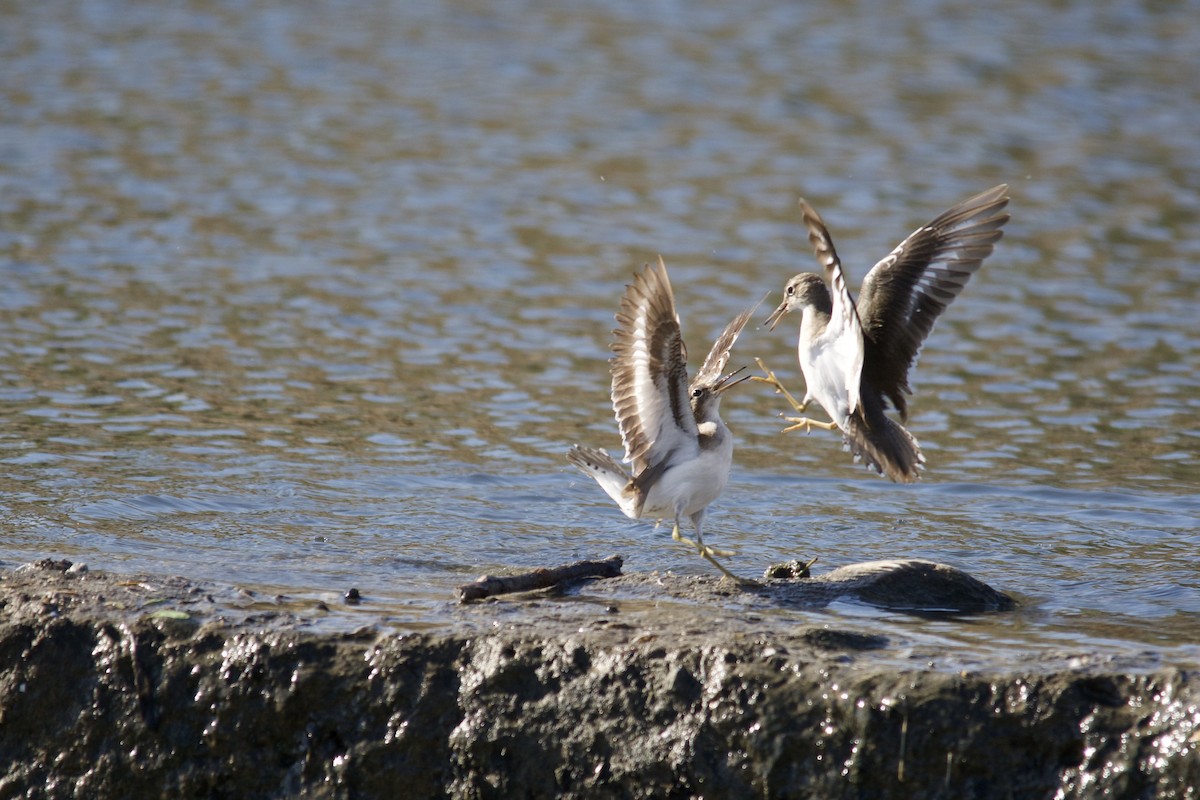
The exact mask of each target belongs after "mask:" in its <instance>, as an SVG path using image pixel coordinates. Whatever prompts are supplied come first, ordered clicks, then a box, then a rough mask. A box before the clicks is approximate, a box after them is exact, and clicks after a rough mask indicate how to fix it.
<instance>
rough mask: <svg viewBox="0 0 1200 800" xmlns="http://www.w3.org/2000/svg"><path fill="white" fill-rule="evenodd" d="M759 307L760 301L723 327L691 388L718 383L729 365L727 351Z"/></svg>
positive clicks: (731, 347)
mask: <svg viewBox="0 0 1200 800" xmlns="http://www.w3.org/2000/svg"><path fill="white" fill-rule="evenodd" d="M760 305H762V301H761V300H759V301H758V302H757V303H755V304H754V305H753V306H751V307H750V308H748V309H746V310H745V311H743V312H742V313H740V314H738V315H737V316H736V317H734V318H733V319H732V320H731V321H730V323H729V324H728V325H726V326H725V330H723V331H721V335H720V336H718V337H717V340H716V341H715V342H713V346H712V349H711V350H709V351H708V356H707V357H706V358H705V359H704V363H703V364H702V365H701V366H700V369H699V370H698V371H697V372H696V377H695V379H694V380H692V386H709V387H711V386H715V385H716V384H717V383H718V382H720V380H721V377H722V375H723V373H724V372H725V365H726V364H728V363H729V351H730V350H732V349H733V343H734V342H736V341H737V338H738V336H739V335H740V334H741V332H742V328H744V327H746V323H747V322H749V321H750V317H751V315H753V314H754V312H755V311H757V310H758V307H759V306H760Z"/></svg>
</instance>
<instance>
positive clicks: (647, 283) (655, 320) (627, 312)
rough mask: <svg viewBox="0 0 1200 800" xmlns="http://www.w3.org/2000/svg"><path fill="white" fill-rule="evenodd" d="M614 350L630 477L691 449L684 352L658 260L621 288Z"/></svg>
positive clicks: (693, 432) (615, 395)
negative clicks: (685, 448)
mask: <svg viewBox="0 0 1200 800" xmlns="http://www.w3.org/2000/svg"><path fill="white" fill-rule="evenodd" d="M617 325H618V327H617V329H616V330H615V331H613V333H614V334H615V339H614V341H613V345H612V350H613V354H614V355H613V358H612V360H611V365H612V401H613V410H614V412H615V414H616V418H617V426H618V427H619V428H620V430H621V441H622V442H623V443H624V445H625V460H626V461H627V462H629V463H630V464H632V466H633V472H634V474H635V475H636V474H638V473H640V472H641V471H642V470H644V469H646V468H648V467H651V466H653V465H654V464H655V463H657V462H659V461H661V460H662V458H663V457H664V456H665V455H666V454H667V453H669V452H671V451H672V450H674V449H677V448H678V447H680V446H687V444H688V443H689V442H690V443H691V445H692V446H695V442H696V437H697V436H698V432H697V429H696V421H695V419H694V418H693V416H692V410H691V404H690V402H689V400H688V376H687V350H686V348H685V347H684V343H683V336H682V334H681V333H680V329H679V315H678V314H677V313H676V311H675V295H674V293H673V292H672V291H671V282H670V280H669V279H668V277H667V268H666V265H665V264H664V263H663V260H662V258H661V257H660V258H659V260H658V264H656V265H655V264H647V265H646V266H645V267H644V268H643V269H642V271H641V272H640V273H637V274H636V275H635V276H634V280H633V283H631V284H629V285H628V286H626V287H625V294H624V295H623V296H622V297H621V308H620V311H618V312H617Z"/></svg>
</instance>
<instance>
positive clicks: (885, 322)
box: [858, 185, 1008, 417]
mask: <svg viewBox="0 0 1200 800" xmlns="http://www.w3.org/2000/svg"><path fill="white" fill-rule="evenodd" d="M1007 193H1008V187H1007V186H1006V185H1001V186H996V187H995V188H992V189H989V190H988V191H986V192H983V193H982V194H978V195H976V196H975V197H972V198H970V199H969V200H964V201H963V202H961V203H959V204H958V205H956V206H954V207H953V208H951V209H950V210H949V211H946V212H945V213H944V214H942V215H941V216H939V217H938V218H937V219H935V220H933V221H932V222H930V223H929V224H928V225H925V226H924V227H922V228H918V229H917V230H916V231H914V232H913V233H912V234H911V235H910V236H909V237H908V238H907V239H905V240H904V241H903V242H901V243H900V245H899V246H898V247H896V249H895V250H893V251H892V252H891V253H890V254H889V255H888V256H887V257H886V258H884V259H883V260H882V261H880V262H879V263H878V264H876V265H875V266H874V267H873V268H872V269H871V271H870V272H869V273H867V277H866V279H865V280H864V281H863V285H862V291H861V292H860V293H859V305H858V311H859V315H860V317H861V319H862V323H863V326H864V329H865V331H866V335H867V338H868V339H869V340H870V341H871V343H872V347H871V351H872V352H871V357H870V359H869V360H868V363H867V365H866V369H867V372H868V376H869V379H870V380H871V382H872V385H874V386H875V387H876V388H877V389H879V390H880V391H881V392H883V393H884V394H885V395H887V397H888V399H889V400H891V401H892V404H893V405H895V407H896V410H897V411H899V412H900V414H901V416H902V417H903V416H904V415H905V412H906V410H907V402H906V400H905V398H904V395H905V394H906V393H909V392H911V389H910V388H909V385H908V371H909V369H910V368H911V367H912V364H913V362H914V361H915V360H916V357H917V354H918V352H920V349H921V345H922V343H923V342H924V341H925V338H926V337H927V336H928V335H929V332H930V331H931V330H933V323H934V321H936V320H937V318H938V315H940V314H941V313H942V312H943V311H944V310H945V309H946V306H948V305H950V303H951V301H953V300H954V298H955V297H957V296H958V293H959V292H961V291H962V290H963V287H964V286H966V285H967V281H968V280H970V278H971V275H972V274H974V272H975V271H976V270H977V269H979V267H980V265H981V264H983V260H984V259H985V258H987V257H988V256H989V255H990V254H991V252H992V249H993V247H994V245H995V243H996V241H997V240H999V239H1000V237H1001V236H1002V235H1003V231H1002V230H1001V228H1003V227H1004V224H1005V223H1006V222H1008V214H1006V213H1004V207H1005V206H1007V205H1008V194H1007Z"/></svg>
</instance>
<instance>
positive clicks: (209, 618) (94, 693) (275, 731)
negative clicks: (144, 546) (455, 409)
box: [0, 565, 1200, 798]
mask: <svg viewBox="0 0 1200 800" xmlns="http://www.w3.org/2000/svg"><path fill="white" fill-rule="evenodd" d="M60 567H61V565H58V566H57V567H56V566H53V565H51V567H50V568H44V569H24V570H19V571H8V572H4V573H0V577H2V579H0V607H2V609H3V614H4V616H3V620H4V621H3V624H2V625H0V759H2V760H3V762H4V763H5V764H6V765H8V767H7V769H6V771H5V774H4V775H3V777H2V778H0V796H2V797H13V796H46V797H81V796H87V797H162V796H176V797H239V798H268V797H293V796H305V797H442V796H449V797H464V798H474V797H526V796H529V797H554V796H562V797H588V798H593V797H646V798H649V797H690V796H707V797H733V798H740V797H746V798H750V797H764V796H770V797H884V796H887V797H894V796H907V797H946V798H951V797H953V798H991V797H997V798H1000V797H1052V796H1056V794H1058V795H1059V796H1065V797H1099V796H1114V797H1195V796H1196V794H1195V793H1196V790H1195V789H1194V788H1193V787H1196V786H1198V785H1200V760H1198V759H1197V756H1196V753H1195V749H1196V747H1198V746H1200V696H1198V690H1197V680H1196V678H1195V676H1194V675H1192V674H1189V673H1187V672H1183V671H1179V670H1170V669H1159V670H1157V671H1145V672H1120V671H1115V670H1111V669H1106V668H1104V667H1092V668H1080V669H1073V670H1071V669H1047V668H1046V667H1044V666H1043V667H1041V668H1038V667H1037V666H1036V665H1031V666H1030V668H1029V669H1028V670H1025V671H1014V672H1010V673H1008V674H1003V675H1000V674H982V673H980V674H975V673H948V672H938V671H931V670H917V669H899V668H896V667H894V666H882V665H881V664H882V662H877V661H876V660H874V659H872V658H871V657H870V654H872V653H873V652H875V651H877V650H878V649H879V648H884V647H886V646H887V640H886V638H885V637H873V636H866V635H863V634H861V633H854V632H840V631H837V630H829V629H826V628H804V629H798V630H795V631H792V632H789V633H786V634H779V633H778V632H775V633H773V634H771V635H770V636H769V637H764V636H755V635H748V634H747V633H746V632H745V631H732V632H729V631H720V630H714V631H713V632H711V633H709V634H707V635H705V636H700V637H697V635H696V633H695V631H693V630H686V631H685V630H682V629H679V628H676V627H673V623H670V622H665V623H664V624H663V625H661V626H656V627H655V628H653V629H649V628H646V627H644V626H640V625H636V624H629V623H627V622H625V621H623V620H622V619H621V618H620V615H616V616H617V618H616V619H611V620H604V619H601V620H599V621H597V622H595V623H594V624H589V625H580V624H579V622H578V620H577V619H568V620H556V619H553V618H552V617H550V616H548V617H547V618H546V619H543V620H540V621H539V622H538V624H536V625H506V626H503V627H501V628H496V629H489V628H487V627H486V626H478V627H476V628H475V629H471V628H470V626H467V625H464V626H462V627H461V629H456V630H447V631H445V632H442V633H438V634H436V635H429V634H423V635H397V634H395V633H381V632H379V631H377V630H374V629H364V630H362V631H360V632H358V633H353V634H345V633H342V634H328V633H325V634H322V633H319V632H316V631H313V630H309V629H308V626H307V625H306V623H305V620H304V619H303V618H302V617H301V616H297V615H295V614H293V613H286V612H278V611H264V610H262V609H261V608H260V607H259V605H260V604H258V603H256V602H254V601H253V598H249V599H248V598H246V597H245V596H243V595H239V594H238V593H237V592H235V591H234V590H232V589H228V588H222V587H216V586H207V585H197V584H193V583H191V582H189V581H186V580H183V579H176V578H169V579H161V578H145V577H138V578H134V579H128V578H125V577H121V576H111V575H103V574H98V573H94V572H93V573H88V572H82V573H66V572H63V571H61V569H60ZM631 580H636V579H634V578H632V576H631ZM655 580H656V581H659V582H661V581H663V580H665V578H664V577H663V576H659V577H657V578H656V579H655ZM681 584H688V585H689V586H691V587H692V588H691V589H688V590H687V591H698V590H699V589H697V588H695V587H697V586H701V585H702V584H703V582H696V581H691V582H690V583H689V582H688V581H686V580H684V579H681ZM497 610H498V607H487V606H479V607H473V608H471V609H469V610H468V613H470V614H476V615H484V616H487V615H491V614H494V613H495V612H496V611H497ZM450 627H452V628H453V627H454V626H450Z"/></svg>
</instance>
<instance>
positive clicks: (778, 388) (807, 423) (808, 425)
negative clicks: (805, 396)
mask: <svg viewBox="0 0 1200 800" xmlns="http://www.w3.org/2000/svg"><path fill="white" fill-rule="evenodd" d="M754 361H755V363H757V364H758V368H759V369H761V370H762V371H763V372H765V373H766V377H760V376H758V375H752V376H751V377H750V380H753V381H758V382H759V383H765V384H767V385H768V386H774V387H775V394H782V395H783V397H784V399H785V400H787V401H788V403H789V404H790V405H791V407H792V408H794V409H796V413H798V414H803V413H804V409H806V408H808V401H807V400H805V401H804V402H800V401H799V400H797V399H796V398H795V397H793V396H792V393H791V392H789V391H788V390H787V389H785V388H784V387H783V384H782V383H780V382H779V378H777V377H775V373H774V372H772V371H771V370H769V369H767V365H766V364H764V363H763V361H762V359H761V358H756V359H754ZM784 420H786V421H787V422H791V423H793V424H792V425H789V426H788V427H786V428H784V429H783V430H782V431H781V433H787V432H788V431H795V430H799V429H800V428H803V429H804V432H805V433H811V432H812V429H813V428H820V429H821V430H824V431H836V430H837V429H838V426H837V424H835V423H833V422H819V421H817V420H815V419H808V418H807V417H784Z"/></svg>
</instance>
